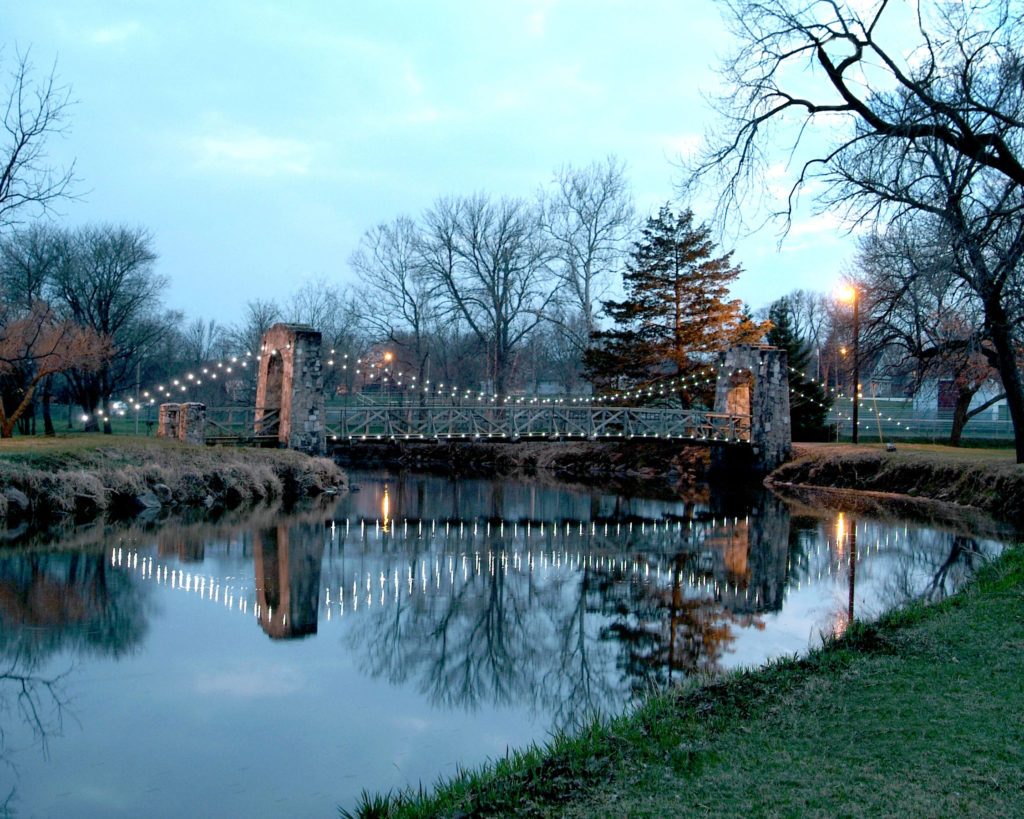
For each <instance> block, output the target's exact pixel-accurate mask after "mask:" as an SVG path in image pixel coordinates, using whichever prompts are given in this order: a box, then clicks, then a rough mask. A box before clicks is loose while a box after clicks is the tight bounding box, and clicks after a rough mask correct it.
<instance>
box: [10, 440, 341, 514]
mask: <svg viewBox="0 0 1024 819" xmlns="http://www.w3.org/2000/svg"><path fill="white" fill-rule="evenodd" d="M345 487H346V478H345V474H344V472H343V471H342V470H341V468H340V467H339V466H338V465H337V464H335V463H334V462H333V461H331V460H330V459H327V458H310V457H309V456H307V455H303V454H302V453H299V452H290V451H286V450H274V449H233V448H232V449H229V448H215V447H197V446H191V445H188V444H181V443H178V442H176V441H165V440H160V439H156V438H135V437H131V436H117V435H114V436H111V435H78V436H73V437H71V436H69V437H66V438H64V437H58V438H15V439H11V440H7V441H2V442H0V520H2V521H5V522H7V523H8V524H9V525H10V524H12V523H18V522H25V521H30V522H31V523H33V524H44V523H48V522H52V521H55V520H64V519H73V520H75V521H77V522H85V521H90V520H94V519H97V518H101V517H114V518H127V517H133V516H136V515H139V514H156V515H159V514H163V513H167V512H179V511H184V510H189V509H205V510H213V509H216V508H226V509H232V508H236V507H242V506H249V505H255V504H259V503H263V502H266V501H268V500H276V499H281V500H285V501H291V500H295V499H297V498H301V497H306V496H316V495H320V494H323V493H325V492H339V491H343V490H344V489H345Z"/></svg>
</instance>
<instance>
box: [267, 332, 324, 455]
mask: <svg viewBox="0 0 1024 819" xmlns="http://www.w3.org/2000/svg"><path fill="white" fill-rule="evenodd" d="M320 344H321V339H320V333H319V332H317V331H316V330H314V329H313V328H312V327H309V326H307V325H305V324H275V325H274V326H273V327H271V328H270V329H269V330H267V332H266V333H264V334H263V341H262V344H261V347H260V360H259V380H258V381H257V385H256V428H257V430H258V431H260V433H261V434H267V432H266V431H265V430H269V434H273V433H274V432H275V431H276V433H277V440H278V442H279V443H280V445H281V446H283V447H287V448H288V449H298V450H300V451H302V452H308V453H309V454H311V455H323V454H324V453H325V452H326V451H327V439H326V434H325V433H326V428H325V425H324V373H323V362H322V361H321V358H320ZM275 409H276V410H277V414H276V424H275V422H274V421H273V420H272V419H271V417H270V416H271V415H272V411H273V410H275ZM264 422H265V428H264V426H263V424H264Z"/></svg>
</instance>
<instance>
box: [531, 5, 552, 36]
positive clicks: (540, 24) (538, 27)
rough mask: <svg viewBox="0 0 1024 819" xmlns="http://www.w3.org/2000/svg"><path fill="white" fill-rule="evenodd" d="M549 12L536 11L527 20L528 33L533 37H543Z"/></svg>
mask: <svg viewBox="0 0 1024 819" xmlns="http://www.w3.org/2000/svg"><path fill="white" fill-rule="evenodd" d="M547 17H548V15H547V12H545V11H535V12H534V13H533V14H531V15H529V16H528V17H527V18H526V33H527V34H529V35H530V36H531V37H543V36H544V26H545V24H546V23H547Z"/></svg>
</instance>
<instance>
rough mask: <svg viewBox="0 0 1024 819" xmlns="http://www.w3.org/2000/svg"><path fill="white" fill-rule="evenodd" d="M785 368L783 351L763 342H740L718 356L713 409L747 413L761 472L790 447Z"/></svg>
mask: <svg viewBox="0 0 1024 819" xmlns="http://www.w3.org/2000/svg"><path fill="white" fill-rule="evenodd" d="M787 370H788V359H787V356H786V351H785V350H780V349H779V348H778V347H770V346H768V345H767V344H740V345H737V346H736V347H731V348H730V349H729V350H728V351H727V352H725V353H723V354H722V356H721V358H720V359H719V365H718V383H717V384H716V387H715V412H720V413H730V414H732V413H747V412H749V413H750V446H751V448H752V449H753V451H754V461H755V463H756V464H757V466H758V468H759V469H761V470H763V471H765V472H769V471H771V470H772V469H775V467H777V466H778V465H779V464H781V463H782V462H783V461H785V460H786V459H787V458H788V457H789V454H790V452H791V451H792V448H793V434H792V429H791V426H790V415H789V376H788V372H787Z"/></svg>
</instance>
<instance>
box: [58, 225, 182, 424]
mask: <svg viewBox="0 0 1024 819" xmlns="http://www.w3.org/2000/svg"><path fill="white" fill-rule="evenodd" d="M155 261H156V254H155V253H154V252H153V250H152V238H151V237H150V235H149V233H147V232H146V231H145V230H143V229H141V228H126V227H119V226H114V225H99V226H90V227H85V228H82V229H80V230H78V231H76V232H75V233H74V234H72V235H71V236H70V238H69V241H68V242H67V252H66V253H65V254H64V255H63V257H62V259H61V262H60V264H59V266H58V269H57V271H56V273H55V275H54V278H53V284H52V293H51V303H52V304H53V305H54V307H55V308H56V309H58V310H60V311H62V312H64V313H65V314H66V315H67V316H68V317H69V318H70V319H72V320H73V321H75V323H77V324H79V325H81V326H82V327H86V328H89V329H91V330H93V331H95V332H96V333H97V334H98V335H99V336H101V337H103V338H108V339H110V340H111V341H112V343H113V345H114V352H113V354H112V355H111V356H110V357H109V358H108V359H107V360H106V361H105V362H104V363H103V365H102V366H100V367H99V368H97V369H95V370H77V369H75V370H71V371H70V372H69V376H70V381H71V385H72V391H73V393H74V395H75V398H76V400H77V401H78V403H79V404H80V405H81V407H82V408H83V409H84V410H85V411H86V412H88V413H91V412H93V410H94V409H95V408H96V407H97V406H98V405H100V404H101V403H102V404H103V405H104V409H105V415H106V416H107V418H109V416H110V412H109V406H106V405H107V404H108V403H109V401H110V398H111V396H112V395H113V394H114V392H115V391H117V390H121V389H129V388H132V387H134V385H135V381H136V377H135V376H136V372H135V363H136V360H137V356H138V354H139V352H140V351H141V350H143V349H145V348H152V347H154V346H156V345H157V344H158V342H159V339H160V338H161V337H162V336H163V335H164V334H166V333H167V332H168V331H169V330H170V329H171V328H172V324H171V322H170V321H169V318H168V316H167V315H165V314H162V313H161V301H160V295H161V293H162V291H163V289H164V288H165V287H166V284H167V280H166V279H165V278H164V277H163V276H160V275H157V274H156V273H154V272H153V263H154V262H155ZM104 431H105V432H110V424H109V421H107V422H106V424H105V427H104Z"/></svg>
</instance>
